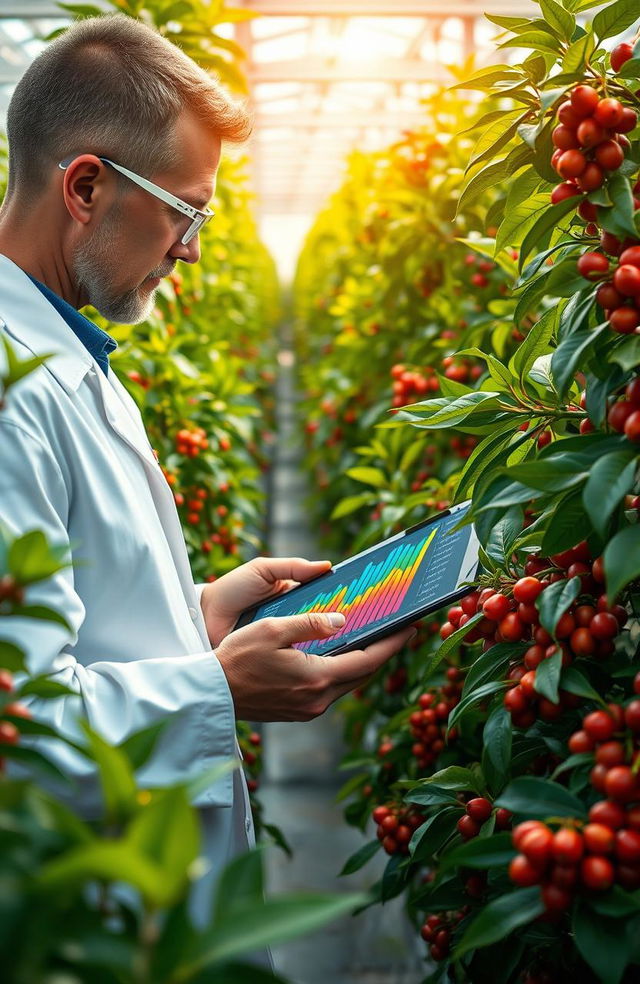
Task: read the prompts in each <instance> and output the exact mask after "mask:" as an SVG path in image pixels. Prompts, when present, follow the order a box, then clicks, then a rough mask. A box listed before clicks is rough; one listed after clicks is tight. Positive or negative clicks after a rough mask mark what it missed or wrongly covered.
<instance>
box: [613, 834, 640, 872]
mask: <svg viewBox="0 0 640 984" xmlns="http://www.w3.org/2000/svg"><path fill="white" fill-rule="evenodd" d="M615 837H616V857H617V858H618V860H620V861H622V862H623V863H624V862H626V863H627V864H637V863H638V862H639V861H640V833H638V831H637V830H618V831H617V833H616V835H615Z"/></svg>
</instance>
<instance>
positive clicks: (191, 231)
mask: <svg viewBox="0 0 640 984" xmlns="http://www.w3.org/2000/svg"><path fill="white" fill-rule="evenodd" d="M96 157H98V160H99V161H102V163H103V164H108V165H109V166H110V167H113V168H115V170H116V171H119V172H120V174H124V176H125V178H129V180H130V181H133V182H134V184H137V185H139V187H140V188H143V189H144V191H147V192H148V193H149V194H150V195H153V196H154V197H155V198H158V199H160V201H161V202H165V203H166V204H167V205H171V207H172V208H175V209H176V211H178V212H180V214H181V215H186V216H187V218H189V219H191V225H190V226H189V228H188V229H187V231H186V232H185V234H184V236H182V238H181V240H180V242H181V243H182V245H183V246H187V245H188V243H190V242H191V240H192V239H193V238H194V236H197V235H198V233H199V232H200V230H201V229H202V227H203V226H205V225H206V224H207V222H209V220H210V219H212V218H213V216H214V215H215V212H213V211H212V210H211V209H210V208H205V209H199V208H195V207H194V206H193V205H189V203H188V202H184V201H183V200H182V199H181V198H177V197H176V196H175V195H172V194H171V192H170V191H165V189H164V188H161V187H160V185H157V184H154V183H153V181H149V179H148V178H143V177H141V176H140V175H139V174H136V173H135V171H130V170H129V168H128V167H123V166H122V164H116V163H115V161H112V160H109V158H108V157H99V156H98V155H97V154H96ZM73 160H75V157H69V158H67V159H66V160H64V161H60V163H59V164H58V167H59V168H61V169H62V170H63V171H66V169H67V168H68V167H69V164H71V162H72V161H73Z"/></svg>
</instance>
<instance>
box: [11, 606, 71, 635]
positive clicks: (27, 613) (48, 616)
mask: <svg viewBox="0 0 640 984" xmlns="http://www.w3.org/2000/svg"><path fill="white" fill-rule="evenodd" d="M12 614H13V615H15V616H16V618H37V619H39V620H40V621H42V622H54V623H55V624H56V625H62V626H64V628H65V629H70V628H71V627H70V625H69V623H68V622H67V620H66V618H65V617H64V615H61V614H60V612H56V611H55V610H54V609H53V608H47V607H46V606H45V605H15V606H14V609H13V612H12Z"/></svg>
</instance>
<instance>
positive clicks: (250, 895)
mask: <svg viewBox="0 0 640 984" xmlns="http://www.w3.org/2000/svg"><path fill="white" fill-rule="evenodd" d="M262 854H263V852H262V850H261V849H259V848H258V849H256V850H253V851H248V852H247V853H246V854H239V855H238V856H237V857H235V858H233V860H232V861H230V862H229V863H228V864H227V865H226V867H225V869H224V871H223V872H222V875H221V876H220V878H219V880H218V882H217V884H216V889H215V905H214V922H217V921H218V920H219V919H224V918H226V917H227V916H232V915H233V913H234V911H235V910H236V909H238V908H243V907H245V906H247V905H259V904H260V902H261V901H262V898H263V895H264V875H263V863H262Z"/></svg>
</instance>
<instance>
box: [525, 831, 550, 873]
mask: <svg viewBox="0 0 640 984" xmlns="http://www.w3.org/2000/svg"><path fill="white" fill-rule="evenodd" d="M518 847H519V850H520V851H521V852H522V854H524V856H525V857H526V858H528V860H529V861H530V862H531V863H532V864H534V865H537V866H539V867H540V866H542V865H545V864H546V863H547V861H548V860H549V859H550V857H551V854H552V849H553V833H552V831H551V830H549V828H548V827H547V826H545V825H544V824H541V826H540V827H539V828H538V829H536V830H529V831H527V833H526V834H524V836H523V837H521V838H520V843H519V845H518Z"/></svg>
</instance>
